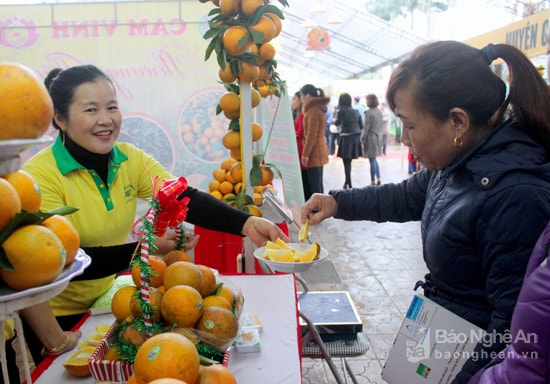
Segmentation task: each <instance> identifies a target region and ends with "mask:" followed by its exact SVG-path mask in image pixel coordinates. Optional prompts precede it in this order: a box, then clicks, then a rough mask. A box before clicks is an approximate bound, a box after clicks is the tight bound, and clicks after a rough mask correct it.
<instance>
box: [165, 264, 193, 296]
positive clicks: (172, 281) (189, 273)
mask: <svg viewBox="0 0 550 384" xmlns="http://www.w3.org/2000/svg"><path fill="white" fill-rule="evenodd" d="M201 284H202V272H201V270H200V268H199V267H197V265H196V264H193V263H191V262H189V261H176V262H174V263H172V264H170V265H169V266H168V267H166V270H165V271H164V288H165V289H166V292H168V291H169V290H170V288H172V287H175V286H176V285H188V286H190V287H193V288H195V289H196V290H197V291H198V290H199V289H200V287H201Z"/></svg>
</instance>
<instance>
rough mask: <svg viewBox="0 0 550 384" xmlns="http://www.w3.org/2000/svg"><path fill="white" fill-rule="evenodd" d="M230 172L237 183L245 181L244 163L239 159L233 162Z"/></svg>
mask: <svg viewBox="0 0 550 384" xmlns="http://www.w3.org/2000/svg"><path fill="white" fill-rule="evenodd" d="M229 173H230V174H231V178H232V179H233V180H235V182H236V183H240V182H242V181H243V163H241V162H240V161H239V162H236V163H235V164H233V166H232V167H231V169H230V170H229Z"/></svg>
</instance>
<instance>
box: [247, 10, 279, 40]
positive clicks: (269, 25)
mask: <svg viewBox="0 0 550 384" xmlns="http://www.w3.org/2000/svg"><path fill="white" fill-rule="evenodd" d="M250 30H252V31H256V32H260V33H262V34H263V35H262V36H263V38H262V39H261V41H258V40H256V39H254V42H255V43H260V44H265V43H268V42H270V41H271V40H273V38H274V37H275V35H276V33H277V29H276V27H275V23H274V22H273V19H272V18H270V17H268V16H265V15H262V17H260V20H258V22H257V23H256V24H254V25H253V26H251V27H250Z"/></svg>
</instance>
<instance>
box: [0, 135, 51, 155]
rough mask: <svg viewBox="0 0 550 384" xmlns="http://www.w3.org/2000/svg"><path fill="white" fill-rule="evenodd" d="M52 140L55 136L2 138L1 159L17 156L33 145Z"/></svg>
mask: <svg viewBox="0 0 550 384" xmlns="http://www.w3.org/2000/svg"><path fill="white" fill-rule="evenodd" d="M52 141H53V138H52V137H50V136H41V137H39V138H36V139H16V140H0V160H2V159H9V158H11V157H15V156H17V155H19V154H20V153H21V152H23V151H24V150H25V149H28V148H30V147H31V146H33V145H40V144H47V143H51V142H52Z"/></svg>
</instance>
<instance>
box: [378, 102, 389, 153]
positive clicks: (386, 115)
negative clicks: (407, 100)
mask: <svg viewBox="0 0 550 384" xmlns="http://www.w3.org/2000/svg"><path fill="white" fill-rule="evenodd" d="M380 111H381V112H382V121H383V122H384V125H383V126H382V155H384V156H386V151H387V149H388V134H389V132H390V131H389V127H390V120H391V114H390V112H389V111H388V110H387V109H386V102H385V101H383V102H381V103H380Z"/></svg>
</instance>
